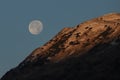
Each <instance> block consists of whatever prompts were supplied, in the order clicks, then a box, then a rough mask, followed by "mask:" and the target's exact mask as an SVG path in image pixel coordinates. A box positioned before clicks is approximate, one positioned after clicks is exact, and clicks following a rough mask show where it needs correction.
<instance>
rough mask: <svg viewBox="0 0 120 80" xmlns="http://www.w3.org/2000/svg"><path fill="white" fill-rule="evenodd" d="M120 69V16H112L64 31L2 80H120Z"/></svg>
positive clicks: (104, 16) (105, 16) (118, 14)
mask: <svg viewBox="0 0 120 80" xmlns="http://www.w3.org/2000/svg"><path fill="white" fill-rule="evenodd" d="M113 53H114V54H113ZM119 65H120V13H110V14H105V15H103V16H100V17H98V18H94V19H91V20H88V21H85V22H83V23H81V24H78V25H76V26H74V27H68V28H64V29H62V30H61V31H60V32H59V33H58V34H57V35H56V36H55V37H53V38H52V39H51V40H50V41H48V42H47V43H46V44H44V45H43V46H41V47H39V48H37V49H35V50H34V51H33V52H32V53H31V54H30V55H29V56H28V57H27V58H26V59H25V60H24V61H23V62H21V63H20V64H19V65H18V66H17V67H16V68H14V69H11V70H10V71H8V72H7V73H6V74H5V75H4V76H3V77H2V79H1V80H40V79H41V80H98V79H100V80H108V79H109V80H120V76H119V74H120V66H119Z"/></svg>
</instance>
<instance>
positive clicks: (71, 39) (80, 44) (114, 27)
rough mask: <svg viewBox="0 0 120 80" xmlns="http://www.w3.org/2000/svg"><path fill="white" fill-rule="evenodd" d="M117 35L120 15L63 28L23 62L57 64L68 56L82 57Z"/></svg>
mask: <svg viewBox="0 0 120 80" xmlns="http://www.w3.org/2000/svg"><path fill="white" fill-rule="evenodd" d="M119 35H120V14H119V13H110V14H106V15H103V16H101V17H98V18H94V19H92V20H89V21H86V22H83V23H81V24H79V25H77V26H75V27H72V28H64V29H63V30H61V31H60V32H59V33H58V34H57V35H56V36H55V37H54V38H53V39H51V40H50V41H48V42H47V43H46V44H45V45H43V46H42V47H40V48H37V49H36V50H34V51H33V52H32V53H31V54H30V56H28V57H27V58H26V59H25V61H24V62H36V61H38V60H39V62H43V63H44V62H45V63H46V62H58V61H60V60H63V59H66V58H68V57H70V56H72V57H73V56H79V55H82V54H84V53H86V52H87V51H89V50H90V49H92V48H93V47H94V46H96V45H98V44H103V43H108V42H110V41H112V40H113V39H115V38H117V37H119Z"/></svg>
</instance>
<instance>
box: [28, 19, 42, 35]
mask: <svg viewBox="0 0 120 80" xmlns="http://www.w3.org/2000/svg"><path fill="white" fill-rule="evenodd" d="M42 30H43V24H42V22H41V21H39V20H33V21H31V22H30V24H29V32H30V33H31V34H33V35H38V34H39V33H40V32H41V31H42Z"/></svg>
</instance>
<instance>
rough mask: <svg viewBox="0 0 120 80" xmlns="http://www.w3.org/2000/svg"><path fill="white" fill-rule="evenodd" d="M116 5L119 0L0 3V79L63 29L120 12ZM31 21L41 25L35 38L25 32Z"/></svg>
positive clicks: (12, 0)
mask: <svg viewBox="0 0 120 80" xmlns="http://www.w3.org/2000/svg"><path fill="white" fill-rule="evenodd" d="M119 4H120V0H0V77H1V76H3V75H4V74H5V73H6V72H7V71H9V70H10V69H11V68H14V67H16V66H17V65H18V64H19V63H20V62H22V61H23V60H24V59H25V58H26V57H27V56H28V55H29V54H30V53H31V52H32V51H33V50H34V49H35V48H37V47H40V46H42V45H43V44H45V43H46V42H47V41H49V40H50V39H51V38H52V37H54V36H55V35H56V34H57V33H58V32H59V31H60V30H61V29H63V28H64V27H73V26H75V25H77V24H80V23H81V22H84V21H86V20H89V19H92V18H94V17H98V16H101V15H103V14H106V13H112V12H120V6H119ZM32 20H40V21H41V22H42V23H43V31H42V32H41V33H40V34H39V35H32V34H30V32H29V31H28V25H29V23H30V22H31V21H32Z"/></svg>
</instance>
